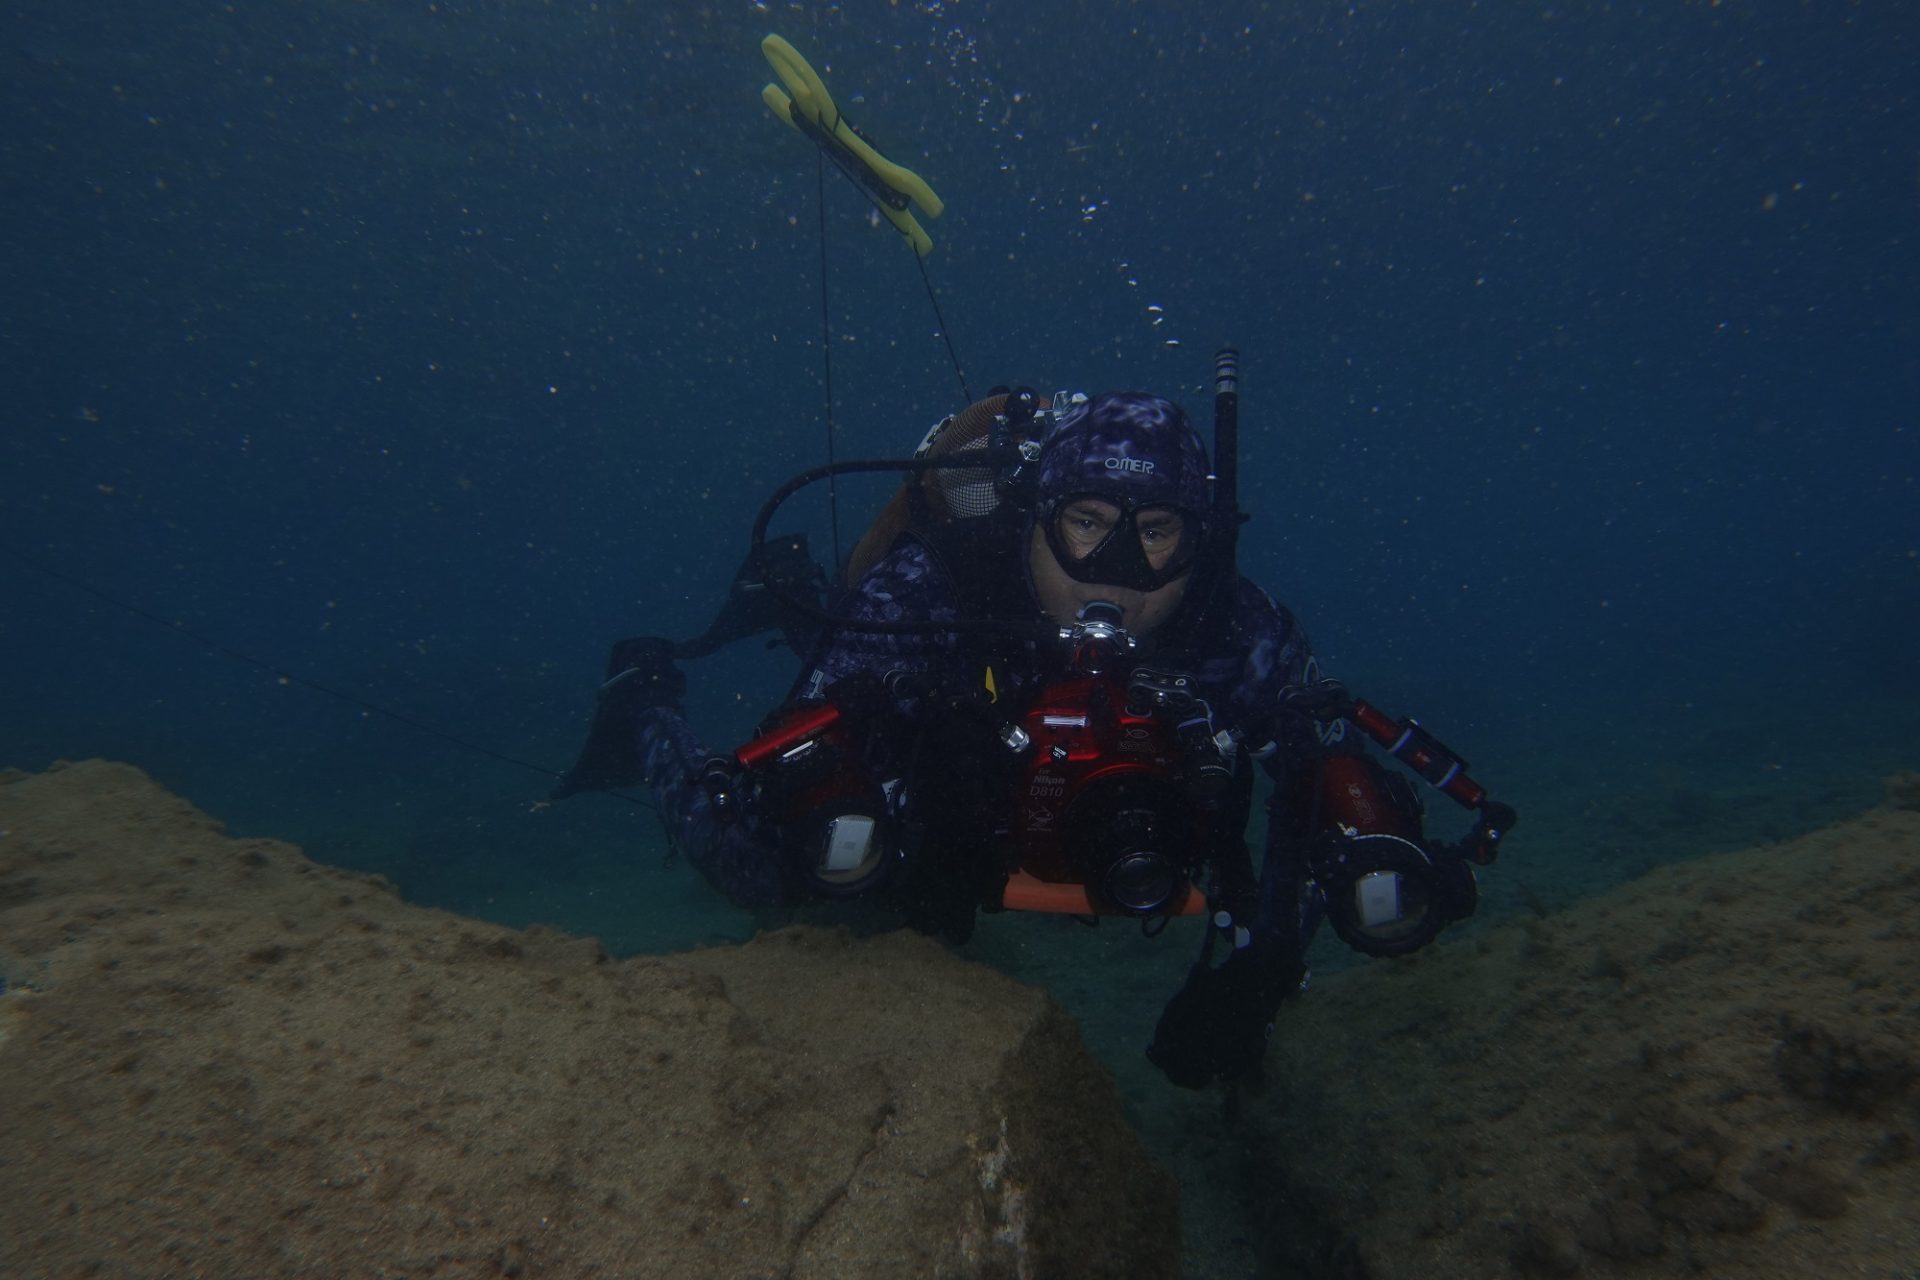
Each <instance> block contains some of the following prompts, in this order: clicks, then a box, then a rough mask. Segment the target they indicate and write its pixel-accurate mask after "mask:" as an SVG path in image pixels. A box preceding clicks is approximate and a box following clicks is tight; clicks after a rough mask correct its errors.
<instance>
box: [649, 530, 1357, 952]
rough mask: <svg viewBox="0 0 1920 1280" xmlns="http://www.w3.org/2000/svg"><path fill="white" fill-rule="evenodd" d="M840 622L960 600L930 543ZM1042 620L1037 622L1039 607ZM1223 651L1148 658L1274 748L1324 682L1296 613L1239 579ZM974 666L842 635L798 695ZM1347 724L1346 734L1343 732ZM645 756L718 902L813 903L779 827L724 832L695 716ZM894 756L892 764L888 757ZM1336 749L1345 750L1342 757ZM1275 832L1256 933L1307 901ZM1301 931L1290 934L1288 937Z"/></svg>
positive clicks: (883, 759) (948, 650)
mask: <svg viewBox="0 0 1920 1280" xmlns="http://www.w3.org/2000/svg"><path fill="white" fill-rule="evenodd" d="M838 612H839V613H841V614H842V615H843V616H846V617H849V618H853V619H857V620H861V621H882V622H900V621H919V620H934V621H949V620H951V619H953V618H954V617H955V616H956V613H957V606H956V602H955V597H954V592H953V589H952V587H951V586H950V584H949V583H948V582H947V580H946V578H945V576H944V575H943V573H942V572H941V570H940V568H939V566H938V564H937V563H936V561H935V560H934V558H933V556H932V554H931V553H930V552H929V551H928V550H927V548H926V547H925V546H923V545H922V544H921V543H919V542H917V541H914V540H912V539H904V540H902V541H901V542H900V543H899V544H897V545H896V546H895V547H894V549H893V550H892V551H891V552H890V553H888V554H887V555H886V556H885V557H884V558H883V559H881V560H880V561H879V562H878V563H877V564H876V565H875V566H874V567H873V568H872V569H871V570H870V571H869V572H868V573H867V574H866V576H865V577H864V578H862V580H861V581H860V582H859V584H858V585H857V586H856V587H855V588H854V590H853V592H852V593H851V595H850V596H849V597H848V598H847V599H846V600H845V601H843V602H842V603H841V605H840V606H839V609H838ZM1034 616H1035V617H1038V616H1039V611H1038V608H1037V606H1036V607H1035V610H1034ZM1220 632H1221V635H1220V636H1219V637H1218V638H1217V639H1216V640H1215V642H1214V644H1215V646H1216V647H1215V648H1213V649H1212V650H1207V649H1202V651H1200V652H1198V653H1191V654H1181V655H1177V656H1176V655H1171V654H1164V653H1160V654H1155V653H1151V652H1148V653H1145V654H1143V655H1142V657H1143V661H1147V662H1152V663H1154V664H1156V665H1168V664H1169V660H1170V659H1171V660H1173V664H1174V665H1178V666H1179V667H1180V668H1181V669H1183V670H1185V671H1187V672H1188V673H1190V674H1191V675H1193V676H1194V677H1195V679H1196V681H1197V683H1198V684H1199V686H1200V693H1201V696H1202V697H1203V698H1205V699H1206V701H1207V703H1208V704H1209V705H1210V706H1211V708H1212V710H1213V717H1214V727H1215V728H1216V729H1238V730H1240V731H1242V732H1243V733H1244V734H1245V740H1246V741H1247V742H1248V743H1249V744H1254V745H1257V744H1261V743H1265V742H1267V741H1268V740H1269V737H1270V734H1271V729H1272V726H1273V724H1274V721H1275V717H1276V715H1277V713H1278V712H1279V709H1280V706H1279V698H1280V694H1281V691H1282V690H1283V689H1284V688H1285V687H1287V686H1289V685H1299V684H1303V683H1305V682H1307V681H1309V680H1312V679H1315V678H1317V675H1318V673H1317V671H1315V670H1314V663H1313V659H1312V657H1311V655H1310V653H1309V651H1308V647H1307V639H1306V636H1305V634H1304V633H1303V631H1302V630H1301V628H1300V626H1299V624H1298V623H1297V622H1295V620H1294V618H1293V615H1292V614H1291V613H1290V612H1288V611H1287V610H1286V609H1285V608H1283V607H1281V606H1280V605H1278V604H1275V603H1274V602H1273V600H1272V599H1270V598H1269V597H1268V596H1267V594H1266V593H1265V592H1263V591H1262V590H1260V588H1259V587H1257V586H1255V585H1254V584H1253V583H1251V582H1249V581H1247V580H1246V579H1245V578H1241V579H1239V580H1238V583H1237V590H1236V592H1235V599H1234V608H1233V623H1232V625H1231V626H1227V627H1222V628H1220ZM965 664H966V657H965V655H963V653H962V652H961V648H960V642H959V641H958V640H957V639H956V637H955V636H954V635H952V634H951V633H944V634H943V633H920V634H906V635H892V634H876V633H872V632H860V631H852V630H841V631H836V632H833V633H831V634H829V635H828V636H827V637H825V639H824V640H823V641H822V642H821V643H820V645H819V646H817V648H816V651H815V653H814V655H813V657H812V660H811V661H810V662H809V663H808V665H807V668H806V670H805V672H804V674H803V676H802V679H801V680H800V681H799V683H798V685H797V687H796V697H798V698H800V699H804V700H809V701H811V700H818V699H819V698H820V697H821V695H822V694H823V693H824V692H825V691H826V690H827V689H828V688H830V687H832V686H833V685H834V684H836V683H837V682H839V681H841V680H844V679H846V678H848V677H849V676H853V675H856V674H861V673H865V674H870V675H874V676H882V677H884V676H887V675H890V674H892V673H895V672H903V671H905V672H916V673H929V674H934V675H940V674H944V673H952V672H957V671H962V670H965ZM1062 667H1063V663H1062V660H1061V659H1060V658H1058V657H1056V656H1055V655H1054V654H1052V653H1051V652H1047V651H1043V650H1042V649H1041V647H1040V646H1037V645H1035V644H1033V643H1031V642H1029V643H1027V644H1025V645H1024V651H1023V652H1021V653H1019V654H1017V655H1014V656H1013V658H1012V661H1010V662H1009V661H1006V660H1005V658H1004V657H1003V659H1002V661H1000V662H997V663H996V666H995V670H996V674H998V675H999V676H1000V677H1001V679H1000V688H1001V698H1002V701H1003V702H1006V703H1010V704H1011V705H1013V706H1019V705H1020V703H1021V698H1022V696H1023V695H1025V694H1029V693H1031V692H1032V691H1033V690H1035V689H1036V688H1037V687H1038V685H1039V684H1040V683H1041V682H1043V681H1044V680H1046V679H1048V678H1050V677H1052V676H1054V675H1057V674H1058V673H1059V672H1060V671H1061V670H1062ZM896 709H897V710H898V711H899V712H900V714H901V716H902V717H903V719H905V720H907V721H909V722H910V721H911V720H912V718H913V716H914V714H915V712H916V710H918V708H917V707H916V705H915V703H914V701H913V700H912V699H911V698H905V699H900V700H898V701H897V704H896ZM1343 727H1344V726H1342V725H1340V724H1336V725H1335V726H1334V728H1335V729H1336V730H1338V729H1340V728H1343ZM638 734H639V757H640V759H641V761H642V763H643V766H644V769H645V776H646V782H647V785H648V786H649V787H650V788H651V790H652V792H653V795H654V798H655V800H656V801H657V803H658V804H659V808H660V813H661V817H662V820H663V822H664V823H665V825H666V827H667V831H668V834H669V836H670V838H671V839H672V840H673V842H674V844H675V845H676V846H677V847H678V848H679V849H680V850H681V851H683V852H684V853H685V855H686V857H687V859H688V860H689V861H690V862H692V863H693V864H694V866H695V867H696V868H698V869H699V871H700V873H701V874H702V875H703V876H705V877H706V878H707V880H708V881H709V882H710V883H711V884H712V885H713V886H714V887H715V888H716V889H718V890H720V892H722V893H724V894H725V895H726V896H727V897H728V898H730V899H732V900H733V901H734V902H735V903H737V904H738V905H740V906H743V907H762V906H777V905H785V904H790V903H793V902H795V901H798V900H800V898H801V897H802V896H803V894H802V893H801V891H800V890H799V888H798V886H797V885H796V884H795V882H794V881H793V879H792V877H791V876H790V875H789V873H788V871H787V868H786V865H785V860H784V856H783V854H782V850H781V845H780V838H779V833H778V831H777V830H774V829H773V828H772V827H771V826H770V824H767V823H764V822H757V821H754V820H752V819H748V820H745V821H729V822H721V821H719V820H717V817H716V815H715V812H714V808H713V804H712V801H711V800H710V798H709V797H708V795H707V793H706V791H705V790H704V789H703V788H702V787H701V785H700V784H699V781H698V776H699V773H700V770H701V767H702V765H703V764H704V763H705V762H706V761H707V760H708V759H710V758H711V755H712V753H711V752H710V751H709V750H708V749H707V747H706V746H705V745H704V744H703V743H701V742H700V741H699V739H698V738H697V737H696V735H695V733H694V731H693V729H692V727H691V726H690V725H689V724H688V723H687V721H686V718H685V717H684V716H683V715H682V714H681V713H680V712H679V711H678V710H677V709H674V708H667V707H662V708H656V709H653V710H649V711H646V712H644V713H642V715H641V716H640V718H639V727H638ZM879 742H880V745H879V746H878V747H877V748H876V752H877V754H878V756H879V758H870V759H869V760H868V761H867V764H868V767H869V769H870V771H871V776H873V777H875V778H892V777H898V776H900V775H901V774H902V773H903V772H904V771H905V768H906V764H907V761H906V759H905V758H904V752H905V748H904V747H903V746H901V745H900V744H889V743H887V741H886V740H885V739H884V738H881V739H880V740H879ZM890 749H891V751H892V754H893V758H887V757H888V755H889V752H890ZM1335 749H1338V748H1337V747H1336V748H1335ZM1295 763H1297V761H1290V760H1287V759H1285V758H1284V757H1283V756H1282V755H1281V754H1279V753H1276V754H1274V755H1270V756H1269V757H1267V759H1266V760H1265V766H1266V768H1267V770H1268V772H1269V773H1270V774H1272V775H1274V776H1275V777H1280V776H1282V774H1283V772H1284V770H1285V769H1287V768H1288V767H1290V766H1291V765H1293V764H1295ZM1287 825H1288V824H1284V823H1281V822H1272V823H1269V833H1270V834H1269V841H1268V844H1269V848H1268V851H1267V856H1266V858H1265V859H1264V867H1263V875H1262V886H1261V898H1262V900H1263V901H1262V909H1261V910H1259V911H1257V912H1256V919H1255V920H1254V921H1252V922H1251V923H1252V924H1253V926H1254V928H1255V929H1256V930H1258V929H1260V928H1261V927H1262V924H1263V923H1264V924H1266V925H1267V926H1268V927H1272V926H1274V925H1276V924H1277V923H1278V920H1279V918H1280V917H1278V916H1277V914H1276V913H1277V907H1278V904H1280V903H1286V902H1297V900H1298V899H1297V887H1298V880H1297V874H1296V873H1297V869H1296V868H1294V867H1292V866H1291V865H1290V860H1289V859H1287V858H1285V857H1282V856H1276V855H1277V850H1276V847H1275V846H1276V840H1277V837H1278V835H1279V833H1280V831H1281V829H1282V828H1283V827H1284V826H1287ZM1289 932H1290V933H1291V930H1289Z"/></svg>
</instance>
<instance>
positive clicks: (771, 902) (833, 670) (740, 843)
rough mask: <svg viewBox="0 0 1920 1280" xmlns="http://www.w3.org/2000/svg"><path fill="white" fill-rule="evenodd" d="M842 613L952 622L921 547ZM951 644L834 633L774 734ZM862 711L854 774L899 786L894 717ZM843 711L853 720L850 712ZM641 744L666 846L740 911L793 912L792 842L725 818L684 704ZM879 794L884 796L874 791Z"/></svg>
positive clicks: (860, 591)
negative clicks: (799, 716) (786, 908)
mask: <svg viewBox="0 0 1920 1280" xmlns="http://www.w3.org/2000/svg"><path fill="white" fill-rule="evenodd" d="M838 611H839V612H840V613H841V614H842V615H843V616H846V617H849V618H852V619H856V620H860V621H885V622H898V621H911V620H917V619H929V618H930V619H935V620H945V619H947V618H951V617H953V616H954V610H953V606H952V604H951V596H950V593H949V592H948V591H947V589H946V586H945V583H944V581H943V580H942V579H941V578H940V576H939V574H938V572H937V570H936V569H935V568H934V566H933V563H932V560H931V558H930V557H928V556H927V555H926V553H925V551H924V550H923V549H921V548H920V547H919V546H918V544H914V543H904V544H902V545H901V546H900V547H897V548H895V549H894V550H893V551H892V552H890V553H889V554H888V555H887V556H885V557H884V558H883V559H882V560H881V561H880V562H879V563H878V564H876V565H875V566H874V567H873V569H871V570H870V571H869V572H868V573H867V574H866V575H865V576H864V577H863V578H862V579H861V581H860V583H859V584H858V585H857V586H856V587H855V588H854V590H853V592H852V593H850V595H849V596H848V597H847V599H845V600H844V601H842V602H841V604H840V606H839V610H838ZM945 639H946V638H945V637H940V636H934V635H882V634H875V633H872V632H860V631H854V630H850V629H846V628H840V629H836V630H834V631H833V632H830V633H829V634H828V635H826V636H825V637H823V639H822V640H821V641H820V643H819V644H818V645H817V646H816V648H815V650H814V653H813V654H812V655H811V659H810V661H809V662H808V664H807V668H806V671H805V673H804V674H803V675H802V677H801V679H800V681H799V683H798V684H797V685H796V686H795V689H794V692H793V695H792V696H791V697H790V698H789V699H788V701H787V703H786V704H785V706H783V707H782V708H781V709H780V710H778V711H776V712H774V714H773V715H772V716H770V717H768V721H767V725H768V726H773V725H777V724H779V723H780V722H781V720H782V719H783V717H786V716H790V715H792V714H794V713H795V712H796V709H804V707H806V706H808V705H818V704H820V703H822V702H824V701H829V700H833V701H836V702H846V701H848V699H847V697H842V696H840V695H841V693H842V691H850V690H852V689H853V688H854V687H855V686H861V687H862V688H863V689H865V688H868V687H871V688H875V689H878V688H881V687H882V685H881V682H882V681H883V680H884V679H885V678H886V677H887V676H889V675H893V674H895V673H897V672H922V671H927V670H929V669H931V668H932V667H933V665H934V664H935V662H936V661H937V660H938V658H939V656H940V654H941V652H942V649H943V644H942V641H943V640H945ZM830 691H832V692H830ZM858 702H859V704H860V705H859V708H858V713H857V714H851V715H849V717H848V721H847V723H848V728H849V730H850V731H851V736H852V738H853V740H855V741H856V742H857V743H858V744H859V748H858V751H857V754H858V755H859V756H860V757H861V759H860V760H858V761H857V762H855V767H856V768H857V769H860V770H862V771H863V772H864V773H866V774H868V775H870V776H871V777H872V778H874V779H880V778H886V777H893V776H896V775H897V772H898V769H897V768H892V766H894V765H895V763H896V762H895V761H893V760H892V759H891V758H890V757H892V756H893V755H895V754H897V753H898V751H899V749H900V747H899V744H898V742H897V738H898V735H895V734H891V733H887V732H884V731H882V729H881V726H880V722H881V721H882V720H884V719H887V717H885V716H884V715H883V714H881V710H882V709H881V708H877V707H874V706H873V705H872V699H871V698H869V697H864V696H863V697H862V698H860V699H858ZM841 709H842V711H853V710H854V708H853V707H852V705H851V704H850V705H849V706H845V707H842V708H841ZM763 731H764V728H763ZM638 734H639V757H640V760H641V763H642V766H643V770H644V774H645V780H646V783H647V785H648V787H649V788H650V789H651V790H652V792H653V796H654V801H655V803H656V804H657V805H658V806H659V809H660V817H661V820H662V822H663V823H664V824H665V826H666V828H667V832H668V836H669V838H670V839H671V840H672V841H673V843H674V846H675V847H676V848H677V849H679V850H680V851H681V852H682V853H684V854H685V856H686V858H687V861H689V862H691V863H692V864H693V865H694V867H695V868H696V869H697V870H698V871H699V872H700V874H701V875H703V876H705V877H706V879H707V881H708V883H710V884H712V885H713V886H714V888H716V889H718V890H719V891H720V892H721V893H723V894H725V895H726V896H727V897H728V898H730V899H731V900H732V901H733V902H735V903H736V904H738V905H740V906H743V907H762V906H780V905H787V904H791V903H794V902H797V901H800V900H803V899H805V898H806V897H808V896H809V894H808V893H807V891H806V889H805V887H804V885H803V884H802V882H801V878H800V877H799V876H798V875H797V874H796V873H795V871H794V862H793V859H792V858H790V857H789V856H788V849H787V843H788V840H787V837H788V836H789V835H791V834H792V833H791V832H789V831H787V830H785V829H783V827H782V826H781V815H780V814H778V813H773V812H768V813H753V812H738V811H736V812H733V813H728V814H725V815H722V814H721V812H720V811H719V808H718V806H716V805H715V803H714V799H713V794H712V792H711V791H710V790H709V789H708V786H707V784H706V782H705V780H704V778H705V775H707V772H708V766H709V765H710V764H711V763H712V762H713V759H714V753H713V752H711V751H709V750H708V749H707V748H706V747H705V746H704V745H703V744H702V743H701V742H700V740H699V738H698V736H697V735H696V734H695V733H694V731H693V728H692V726H690V725H689V724H688V723H687V721H686V719H685V717H684V716H683V715H682V714H681V712H680V710H679V707H678V706H677V704H676V705H670V706H664V707H660V708H657V709H654V710H650V711H647V712H644V713H643V714H642V715H641V717H640V719H639V722H638ZM890 768H891V771H890ZM872 789H873V790H875V791H877V790H878V789H879V784H878V782H877V781H876V782H875V783H874V786H873V788H872Z"/></svg>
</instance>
